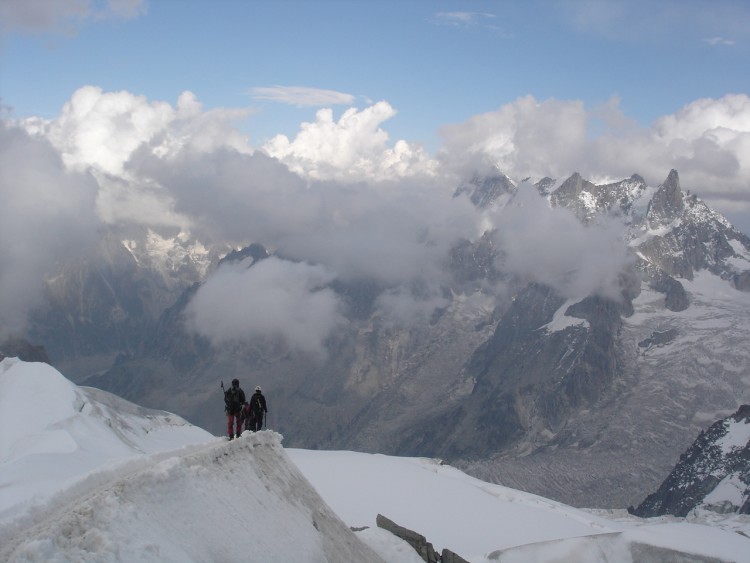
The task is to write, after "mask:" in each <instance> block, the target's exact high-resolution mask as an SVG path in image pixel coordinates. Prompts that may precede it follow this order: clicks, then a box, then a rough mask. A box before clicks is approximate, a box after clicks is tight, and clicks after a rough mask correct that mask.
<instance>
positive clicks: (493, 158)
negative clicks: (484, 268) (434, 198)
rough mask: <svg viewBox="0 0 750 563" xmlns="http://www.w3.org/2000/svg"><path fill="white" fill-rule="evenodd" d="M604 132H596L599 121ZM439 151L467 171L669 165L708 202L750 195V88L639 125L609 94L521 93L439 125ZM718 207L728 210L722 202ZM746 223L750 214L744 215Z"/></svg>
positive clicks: (654, 172)
mask: <svg viewBox="0 0 750 563" xmlns="http://www.w3.org/2000/svg"><path fill="white" fill-rule="evenodd" d="M602 126H603V129H602V131H601V132H596V133H595V132H594V130H595V129H596V128H597V127H599V128H601V127H602ZM442 134H443V137H444V139H445V142H444V145H443V148H442V149H441V151H440V154H439V156H440V159H441V161H442V162H443V164H444V165H445V166H447V167H448V168H450V169H453V170H456V171H458V172H459V173H461V174H463V175H466V174H467V173H470V172H471V171H472V170H477V169H479V170H483V169H488V168H492V167H496V168H499V169H500V170H502V171H503V172H504V173H506V174H507V175H509V176H511V177H514V178H517V179H521V178H526V177H542V176H550V177H554V178H560V177H566V176H568V175H570V174H571V173H572V172H574V171H577V172H580V173H581V175H582V176H584V177H586V178H606V177H609V178H612V177H626V176H630V175H631V174H633V173H639V174H641V175H642V176H644V178H646V180H647V181H648V182H649V183H652V184H653V185H657V184H658V183H659V182H661V181H663V180H664V178H665V177H666V175H667V173H668V171H669V170H670V169H672V168H676V169H677V170H678V171H679V172H680V179H681V182H682V185H683V187H685V188H686V189H691V190H693V191H695V192H696V193H697V194H698V195H699V196H701V197H702V198H703V199H705V200H707V201H708V202H709V203H711V198H712V197H713V196H716V197H717V200H718V198H719V197H721V198H723V199H724V200H725V201H726V199H727V195H728V194H732V196H733V198H734V199H735V200H737V201H744V202H747V201H750V191H748V186H750V96H747V95H745V94H732V95H727V96H724V97H722V98H719V99H711V98H706V99H701V100H696V101H695V102H692V103H690V104H688V105H686V106H684V107H683V108H681V109H680V110H679V111H678V112H676V113H674V114H671V115H666V116H664V117H662V118H660V119H658V120H657V121H655V122H654V123H653V125H651V126H650V127H639V126H637V125H635V124H634V123H633V122H632V121H631V120H629V119H627V118H626V117H625V116H623V115H622V112H621V110H620V109H619V106H618V104H617V100H616V99H613V100H611V101H610V102H609V103H608V104H606V105H605V106H603V107H599V108H593V109H587V108H585V107H584V105H583V103H582V102H580V101H577V100H572V101H570V100H568V101H561V100H554V99H551V100H545V101H541V102H540V101H537V100H536V99H535V98H534V97H532V96H525V97H522V98H519V99H517V100H516V101H514V102H512V103H510V104H507V105H505V106H502V107H501V108H499V109H498V110H496V111H494V112H489V113H487V114H483V115H479V116H475V117H473V118H471V119H469V120H468V121H466V122H464V123H462V124H459V125H451V126H448V127H444V128H443V130H442ZM719 210H720V211H725V212H727V211H730V210H729V209H728V208H723V209H722V208H721V207H720V208H719ZM749 224H750V222H749Z"/></svg>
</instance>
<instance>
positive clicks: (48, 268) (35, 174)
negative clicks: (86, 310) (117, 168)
mask: <svg viewBox="0 0 750 563" xmlns="http://www.w3.org/2000/svg"><path fill="white" fill-rule="evenodd" d="M95 196H96V183H95V181H94V179H93V178H92V177H91V176H90V175H86V174H80V173H77V172H71V171H67V170H65V167H64V166H63V163H62V162H61V160H60V156H59V155H58V154H57V153H56V152H55V150H54V149H53V148H52V146H51V145H50V144H49V143H48V142H47V141H45V140H41V139H35V138H32V137H30V136H29V135H28V134H27V133H26V132H25V131H23V130H22V129H20V128H8V127H6V126H5V124H3V123H2V122H0V201H2V202H3V203H2V221H0V240H2V241H3V242H2V244H1V245H0V264H2V268H0V338H2V337H3V336H7V334H8V333H9V332H14V331H19V330H21V329H22V328H23V327H24V325H25V322H26V315H27V312H28V310H29V309H30V308H31V307H32V306H34V305H36V303H37V302H38V300H39V298H40V297H41V292H42V289H43V281H44V279H45V278H46V277H47V276H50V275H52V274H54V273H56V271H57V268H58V267H59V266H60V265H62V264H63V263H64V262H65V260H67V259H74V258H76V257H77V256H79V255H83V254H84V253H85V252H86V251H87V250H88V249H89V248H90V245H91V244H92V243H93V241H94V236H95V232H96V228H97V227H98V225H99V221H98V219H97V217H96V213H95V210H94V202H95Z"/></svg>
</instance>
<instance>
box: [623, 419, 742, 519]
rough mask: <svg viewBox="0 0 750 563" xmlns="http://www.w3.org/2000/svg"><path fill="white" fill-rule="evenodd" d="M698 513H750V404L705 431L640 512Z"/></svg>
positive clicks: (658, 514)
mask: <svg viewBox="0 0 750 563" xmlns="http://www.w3.org/2000/svg"><path fill="white" fill-rule="evenodd" d="M696 509H699V510H701V509H702V510H709V511H714V512H720V513H726V512H739V513H740V514H750V405H742V407H740V408H739V409H738V410H737V412H736V413H734V414H733V415H732V416H729V417H727V418H725V419H723V420H719V421H717V422H715V423H714V424H712V425H711V426H710V427H709V428H708V429H707V430H706V431H705V432H701V433H700V435H699V436H698V438H696V440H695V442H694V443H693V445H692V446H691V447H690V448H689V449H688V450H687V451H686V452H685V453H683V454H682V456H680V461H679V463H678V464H677V465H676V466H675V468H674V469H673V470H672V472H671V473H670V474H669V476H668V477H667V478H666V479H665V480H664V482H663V483H662V484H661V486H660V487H659V489H658V490H657V491H656V492H654V493H652V494H650V495H649V496H648V497H647V498H646V499H645V500H644V501H643V502H642V503H641V504H640V505H639V506H638V507H637V508H636V509H635V510H634V513H635V514H637V515H638V516H644V517H648V516H663V515H665V514H673V515H675V516H686V515H687V514H688V513H689V512H690V511H692V510H696Z"/></svg>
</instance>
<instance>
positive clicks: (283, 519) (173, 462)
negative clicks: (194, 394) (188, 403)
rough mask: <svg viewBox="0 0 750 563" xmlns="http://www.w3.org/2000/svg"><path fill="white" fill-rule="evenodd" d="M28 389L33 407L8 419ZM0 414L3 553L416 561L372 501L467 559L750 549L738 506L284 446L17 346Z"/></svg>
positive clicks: (604, 557)
mask: <svg viewBox="0 0 750 563" xmlns="http://www.w3.org/2000/svg"><path fill="white" fill-rule="evenodd" d="M30 397H34V398H35V399H34V401H38V402H39V403H40V404H44V407H45V408H41V409H38V410H37V416H36V417H35V419H34V420H33V421H30V422H29V424H28V425H24V424H19V423H18V422H19V421H20V422H27V421H28V420H29V419H28V416H26V415H27V414H28V409H27V404H28V400H29V398H30ZM34 404H37V403H36V402H35V403H34ZM0 416H1V417H2V419H1V420H0V422H1V423H2V424H1V425H0V428H1V429H2V434H0V451H1V452H2V458H1V460H0V560H3V561H58V562H63V561H77V562H78V561H97V562H98V561H139V562H140V561H159V562H172V561H174V562H177V561H179V562H186V561H234V560H245V561H263V562H269V561H272V562H273V561H277V562H288V561H302V562H307V561H309V562H349V561H364V562H367V561H383V560H385V561H389V562H392V563H419V562H420V561H421V559H420V558H419V556H418V555H417V554H416V552H415V551H414V550H413V549H412V548H411V547H410V546H409V545H407V544H406V543H405V542H404V541H402V540H400V539H398V538H396V537H395V536H393V535H391V534H390V533H388V532H386V531H384V530H382V529H379V528H375V527H374V522H375V521H376V516H377V514H383V515H385V516H386V517H389V518H392V519H393V520H394V521H396V522H397V523H399V524H401V525H403V526H406V527H408V528H410V529H413V530H415V531H416V532H418V533H422V534H425V535H426V536H427V539H428V540H429V541H431V542H432V543H433V544H435V546H436V547H437V548H443V547H449V548H451V550H453V551H455V552H456V553H459V554H460V555H462V556H463V557H465V558H467V559H468V560H469V561H475V562H480V563H485V562H487V563H489V562H491V561H498V560H502V561H524V562H529V561H530V562H534V561H538V562H542V561H552V560H554V561H577V562H580V563H595V562H618V563H620V562H623V563H628V562H633V561H663V560H665V558H668V559H669V560H676V559H679V558H683V559H685V558H688V559H689V560H691V561H701V560H711V561H742V560H743V558H744V557H746V554H747V553H750V539H749V538H748V537H747V534H750V522H748V521H744V520H742V519H741V518H742V517H739V516H735V517H733V519H731V520H727V521H723V522H716V521H714V522H713V523H712V524H713V525H711V526H708V525H704V524H702V523H700V522H697V521H693V522H688V521H686V520H683V519H670V520H664V519H655V520H641V519H637V518H635V517H632V516H628V515H626V514H615V513H610V514H607V513H606V512H605V511H601V513H598V514H597V513H593V512H591V511H584V510H579V509H575V508H571V507H568V506H565V505H563V504H560V503H557V502H554V501H550V500H547V499H544V498H542V497H538V496H535V495H531V494H528V493H522V492H519V491H515V490H513V489H509V488H506V487H502V486H500V485H491V484H488V483H485V482H482V481H479V480H477V479H474V478H471V477H468V476H467V475H465V474H464V473H462V472H460V471H458V470H456V469H454V468H452V467H449V466H446V465H443V464H441V463H439V462H437V461H436V460H430V459H419V458H395V457H389V456H383V455H375V454H360V453H355V452H324V451H309V450H289V451H286V450H285V449H284V448H283V447H282V446H281V436H280V435H279V434H277V433H275V432H273V431H262V432H259V433H256V434H250V433H245V434H244V435H243V436H242V437H241V438H240V439H238V440H234V441H232V442H226V441H225V440H223V439H221V438H216V437H213V436H211V435H209V434H208V433H206V432H204V431H202V430H200V429H198V428H196V427H193V426H190V425H188V424H186V423H185V422H184V421H183V420H181V419H179V418H178V417H175V416H174V415H170V414H169V413H164V412H160V411H149V410H146V409H141V408H140V407H137V406H135V405H133V404H131V403H127V402H125V401H122V400H120V399H117V398H115V397H113V396H111V395H108V394H106V393H104V392H97V391H94V390H92V389H87V388H81V387H77V386H75V385H74V384H72V383H71V382H69V381H68V380H66V379H65V378H64V377H63V376H62V375H61V374H59V373H58V372H56V371H55V370H54V369H53V368H51V367H49V366H47V365H46V364H41V363H25V362H21V361H19V360H17V359H14V358H6V359H5V360H3V361H2V362H0ZM347 526H360V527H367V528H366V529H363V530H361V531H358V532H356V533H354V532H352V531H351V530H350V529H349V528H348V527H347ZM735 532H738V533H735Z"/></svg>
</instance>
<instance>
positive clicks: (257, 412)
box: [249, 385, 268, 432]
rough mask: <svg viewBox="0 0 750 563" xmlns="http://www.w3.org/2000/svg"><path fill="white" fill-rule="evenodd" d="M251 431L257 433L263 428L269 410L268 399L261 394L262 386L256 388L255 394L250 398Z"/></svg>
mask: <svg viewBox="0 0 750 563" xmlns="http://www.w3.org/2000/svg"><path fill="white" fill-rule="evenodd" d="M249 403H250V430H252V431H253V432H257V431H258V430H260V429H261V428H263V419H264V418H265V415H266V413H267V412H268V409H267V408H266V398H265V397H264V396H263V393H261V389H260V385H258V386H257V387H256V388H255V393H253V396H252V397H250V401H249Z"/></svg>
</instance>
